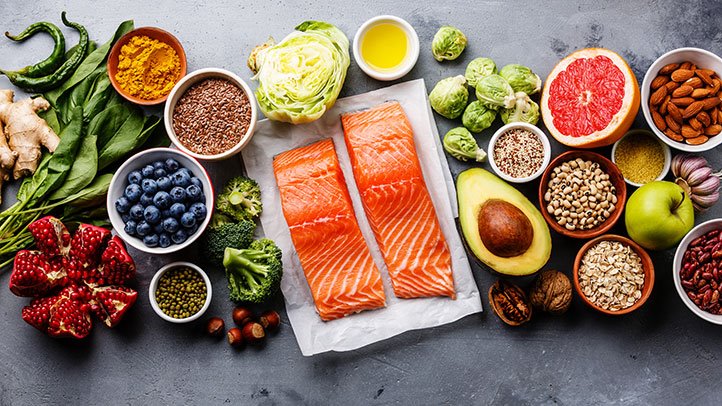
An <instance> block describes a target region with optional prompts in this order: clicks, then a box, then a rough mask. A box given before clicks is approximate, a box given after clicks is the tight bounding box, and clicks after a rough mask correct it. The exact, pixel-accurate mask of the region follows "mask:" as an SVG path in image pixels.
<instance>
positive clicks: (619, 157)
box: [614, 134, 664, 184]
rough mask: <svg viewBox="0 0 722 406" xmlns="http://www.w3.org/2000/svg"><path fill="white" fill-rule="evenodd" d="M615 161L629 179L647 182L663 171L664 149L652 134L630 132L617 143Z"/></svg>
mask: <svg viewBox="0 0 722 406" xmlns="http://www.w3.org/2000/svg"><path fill="white" fill-rule="evenodd" d="M614 161H615V162H616V164H617V166H618V167H619V170H620V171H621V172H622V175H623V176H624V177H625V178H626V179H627V180H629V181H632V182H634V183H639V184H645V183H649V182H651V181H653V180H655V179H657V176H659V174H660V173H662V170H663V169H664V149H663V148H662V145H660V143H659V141H657V140H656V139H654V138H653V137H652V136H651V135H647V134H630V135H628V136H626V137H624V138H623V139H622V141H620V142H619V145H617V149H616V151H615V153H614Z"/></svg>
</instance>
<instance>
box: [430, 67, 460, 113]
mask: <svg viewBox="0 0 722 406" xmlns="http://www.w3.org/2000/svg"><path fill="white" fill-rule="evenodd" d="M467 101H469V90H468V89H467V88H466V78H465V77H463V76H461V75H459V76H454V77H450V78H446V79H441V80H440V81H439V83H437V84H436V86H434V89H433V90H432V91H431V93H429V102H430V103H431V107H433V109H434V110H435V111H436V112H437V113H439V114H441V115H442V116H444V117H446V118H449V119H455V118H457V117H459V116H460V115H461V113H462V112H463V111H464V107H466V102H467Z"/></svg>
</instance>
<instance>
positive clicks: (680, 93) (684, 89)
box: [672, 85, 694, 97]
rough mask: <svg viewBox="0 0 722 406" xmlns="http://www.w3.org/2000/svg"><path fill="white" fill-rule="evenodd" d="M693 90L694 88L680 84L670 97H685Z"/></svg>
mask: <svg viewBox="0 0 722 406" xmlns="http://www.w3.org/2000/svg"><path fill="white" fill-rule="evenodd" d="M692 92H694V88H693V87H692V86H688V85H682V86H680V87H678V88H677V89H675V90H674V92H672V97H685V96H689V95H691V94H692Z"/></svg>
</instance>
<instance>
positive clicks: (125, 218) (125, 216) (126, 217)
mask: <svg viewBox="0 0 722 406" xmlns="http://www.w3.org/2000/svg"><path fill="white" fill-rule="evenodd" d="M120 219H121V220H123V223H127V222H129V221H130V220H131V218H130V214H121V215H120Z"/></svg>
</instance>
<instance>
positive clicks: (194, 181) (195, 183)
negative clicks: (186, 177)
mask: <svg viewBox="0 0 722 406" xmlns="http://www.w3.org/2000/svg"><path fill="white" fill-rule="evenodd" d="M191 183H192V184H194V185H196V186H198V187H199V188H202V187H203V182H201V180H200V179H198V178H196V177H195V176H194V177H192V178H191Z"/></svg>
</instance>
